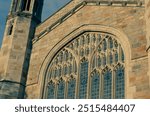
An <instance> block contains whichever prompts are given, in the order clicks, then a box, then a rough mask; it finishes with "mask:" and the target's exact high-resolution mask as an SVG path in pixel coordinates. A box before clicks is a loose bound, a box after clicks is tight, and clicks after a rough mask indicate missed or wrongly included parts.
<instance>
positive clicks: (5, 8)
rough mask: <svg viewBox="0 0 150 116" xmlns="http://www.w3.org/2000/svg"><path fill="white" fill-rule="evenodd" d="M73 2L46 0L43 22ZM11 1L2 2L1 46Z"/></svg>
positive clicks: (0, 17) (1, 0) (0, 7)
mask: <svg viewBox="0 0 150 116" xmlns="http://www.w3.org/2000/svg"><path fill="white" fill-rule="evenodd" d="M69 1H71V0H44V8H43V14H42V20H45V19H46V18H47V17H49V16H50V15H52V14H53V13H54V12H56V11H57V10H58V9H60V8H61V7H62V6H64V5H65V4H67V3H68V2H69ZM10 3H11V0H0V46H1V43H2V38H3V33H4V29H5V23H6V16H7V14H8V12H9V8H10Z"/></svg>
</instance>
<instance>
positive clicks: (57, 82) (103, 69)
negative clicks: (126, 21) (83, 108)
mask: <svg viewBox="0 0 150 116" xmlns="http://www.w3.org/2000/svg"><path fill="white" fill-rule="evenodd" d="M117 40H118V39H117V37H116V36H115V35H113V34H110V33H105V32H84V33H82V34H80V35H79V36H77V37H76V38H74V39H73V40H72V41H70V42H69V43H67V44H66V45H65V46H64V47H63V48H61V49H60V50H59V51H58V52H57V54H55V56H54V58H53V59H52V61H51V62H50V64H49V67H48V70H47V72H46V82H45V84H46V86H45V92H44V94H45V95H44V96H46V98H48V99H56V98H58V99H59V98H60V99H65V98H67V99H75V98H79V99H86V98H91V99H100V98H103V99H110V98H119V99H120V98H121V99H122V98H125V73H124V72H125V67H124V61H125V58H124V52H123V49H122V46H121V44H120V43H119V42H118V41H117Z"/></svg>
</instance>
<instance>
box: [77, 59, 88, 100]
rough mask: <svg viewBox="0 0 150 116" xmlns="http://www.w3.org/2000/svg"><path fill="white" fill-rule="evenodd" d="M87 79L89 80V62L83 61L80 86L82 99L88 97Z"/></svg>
mask: <svg viewBox="0 0 150 116" xmlns="http://www.w3.org/2000/svg"><path fill="white" fill-rule="evenodd" d="M87 81H88V62H87V61H83V62H82V63H81V65H80V86H79V98H80V99H85V98H86V94H87Z"/></svg>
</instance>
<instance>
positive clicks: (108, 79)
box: [103, 70, 112, 99]
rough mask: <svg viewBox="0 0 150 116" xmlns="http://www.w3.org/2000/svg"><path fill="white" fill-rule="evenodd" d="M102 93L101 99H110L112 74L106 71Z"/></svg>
mask: <svg viewBox="0 0 150 116" xmlns="http://www.w3.org/2000/svg"><path fill="white" fill-rule="evenodd" d="M103 84H104V91H103V98H104V99H111V92H112V72H111V71H108V70H107V71H106V72H105V73H104V83H103Z"/></svg>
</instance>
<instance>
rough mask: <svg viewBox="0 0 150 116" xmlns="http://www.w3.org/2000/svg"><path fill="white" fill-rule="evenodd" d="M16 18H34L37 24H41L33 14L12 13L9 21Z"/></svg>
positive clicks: (8, 18)
mask: <svg viewBox="0 0 150 116" xmlns="http://www.w3.org/2000/svg"><path fill="white" fill-rule="evenodd" d="M15 17H26V18H32V19H33V20H34V21H35V22H37V23H40V22H41V21H40V20H39V19H38V18H36V17H35V16H32V14H31V13H29V12H15V13H11V14H9V15H8V16H7V20H10V19H12V18H15Z"/></svg>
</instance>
